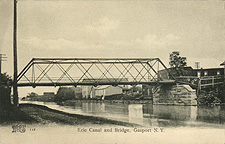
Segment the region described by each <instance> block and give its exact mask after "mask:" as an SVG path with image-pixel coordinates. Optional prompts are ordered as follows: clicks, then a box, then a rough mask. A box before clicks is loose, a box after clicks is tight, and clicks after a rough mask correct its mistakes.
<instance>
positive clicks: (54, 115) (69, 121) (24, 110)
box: [0, 104, 137, 127]
mask: <svg viewBox="0 0 225 144" xmlns="http://www.w3.org/2000/svg"><path fill="white" fill-rule="evenodd" d="M14 123H26V124H51V123H56V124H63V125H89V124H90V125H121V126H129V127H133V126H137V125H134V124H129V123H125V122H120V121H115V120H109V119H106V118H100V117H93V116H84V115H78V114H69V113H65V112H62V111H58V110H54V109H50V108H48V107H46V106H41V105H35V104H20V106H19V108H18V109H15V108H13V107H12V108H9V109H8V110H0V124H1V125H8V124H14Z"/></svg>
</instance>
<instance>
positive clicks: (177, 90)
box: [152, 84, 197, 105]
mask: <svg viewBox="0 0 225 144" xmlns="http://www.w3.org/2000/svg"><path fill="white" fill-rule="evenodd" d="M152 98H153V104H173V105H197V95H196V90H194V89H192V88H191V87H190V86H189V85H178V84H177V85H161V86H153V87H152Z"/></svg>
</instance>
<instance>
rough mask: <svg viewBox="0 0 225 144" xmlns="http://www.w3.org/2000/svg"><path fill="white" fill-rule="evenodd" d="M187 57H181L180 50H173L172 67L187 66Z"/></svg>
mask: <svg viewBox="0 0 225 144" xmlns="http://www.w3.org/2000/svg"><path fill="white" fill-rule="evenodd" d="M186 61H187V58H186V57H181V56H180V52H178V51H173V52H172V53H170V62H169V64H170V67H172V68H179V67H184V66H187V62H186Z"/></svg>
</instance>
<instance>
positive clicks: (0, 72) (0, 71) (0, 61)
mask: <svg viewBox="0 0 225 144" xmlns="http://www.w3.org/2000/svg"><path fill="white" fill-rule="evenodd" d="M3 58H7V57H5V54H0V86H2V61H6V60H3Z"/></svg>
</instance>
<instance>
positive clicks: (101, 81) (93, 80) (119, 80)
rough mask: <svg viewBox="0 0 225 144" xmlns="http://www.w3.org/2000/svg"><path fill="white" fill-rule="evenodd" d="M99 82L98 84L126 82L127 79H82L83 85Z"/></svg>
mask: <svg viewBox="0 0 225 144" xmlns="http://www.w3.org/2000/svg"><path fill="white" fill-rule="evenodd" d="M95 81H97V82H99V83H107V82H128V79H127V78H115V79H114V78H108V79H106V78H103V79H97V78H96V79H83V82H84V83H85V82H86V83H88V82H95Z"/></svg>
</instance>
